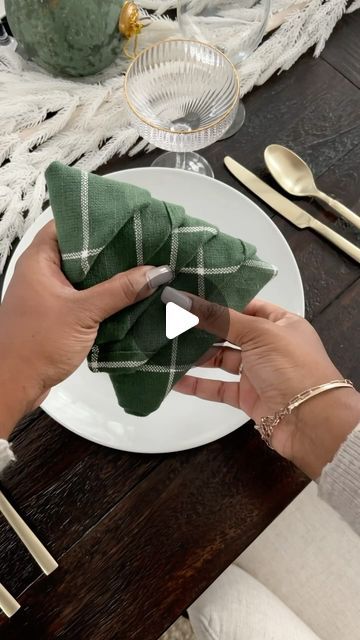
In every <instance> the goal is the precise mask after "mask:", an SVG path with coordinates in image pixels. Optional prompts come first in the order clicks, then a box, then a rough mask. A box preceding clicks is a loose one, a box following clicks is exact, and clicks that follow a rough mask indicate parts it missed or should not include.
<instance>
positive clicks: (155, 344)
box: [46, 162, 276, 416]
mask: <svg viewBox="0 0 360 640" xmlns="http://www.w3.org/2000/svg"><path fill="white" fill-rule="evenodd" d="M46 180H47V184H48V189H49V194H50V202H51V206H52V210H53V213H54V218H55V223H56V228H57V233H58V240H59V246H60V251H61V255H62V265H63V271H64V273H65V275H66V276H67V278H68V279H69V280H70V282H72V284H73V285H74V286H75V287H77V288H78V289H85V288H87V287H91V286H93V285H95V284H98V283H99V282H102V281H104V280H106V279H107V278H111V277H112V276H114V275H115V274H117V273H119V272H121V271H125V270H127V269H130V268H132V267H135V266H136V265H141V264H150V265H154V266H160V265H165V264H168V265H170V267H171V269H172V270H173V272H174V281H173V282H172V283H171V286H172V287H175V288H177V289H182V290H185V291H189V292H191V293H194V294H196V295H199V296H202V297H206V298H207V299H208V300H213V301H216V302H219V303H220V304H224V305H227V306H228V307H232V308H234V309H237V310H239V311H240V310H242V309H243V308H244V307H245V305H246V304H247V303H248V302H249V301H250V300H251V299H252V298H253V297H254V296H255V295H256V294H257V293H258V292H259V290H260V289H261V288H262V287H263V286H264V285H265V284H266V283H267V282H268V281H269V280H270V279H271V278H272V277H273V276H274V275H275V274H276V269H275V267H273V266H272V265H269V264H267V263H265V262H263V261H261V260H260V259H259V258H258V257H257V255H256V249H255V247H253V246H252V245H249V244H247V243H245V242H243V241H241V240H239V239H237V238H232V237H230V236H228V235H226V234H223V233H221V232H220V231H219V230H218V229H217V228H216V227H215V226H213V225H211V224H209V223H207V222H204V221H203V220H199V219H197V218H192V217H190V216H188V215H187V214H186V212H185V210H184V209H183V207H181V206H178V205H175V204H171V203H168V202H163V201H160V200H157V199H155V198H152V197H151V195H150V193H149V192H148V191H146V190H144V189H140V188H138V187H134V186H132V185H129V184H125V183H123V182H118V181H117V180H111V179H108V178H103V177H99V176H96V175H94V174H88V173H86V172H84V171H80V170H78V169H73V168H69V167H67V166H64V165H62V164H60V163H58V162H54V163H52V164H51V165H50V167H49V168H48V170H47V172H46ZM219 220H221V211H219ZM162 288H163V287H161V288H160V289H159V290H157V291H156V292H155V293H154V295H153V296H151V297H150V298H148V299H146V300H144V301H141V302H139V303H137V304H135V305H133V306H132V307H130V308H128V309H125V310H123V311H121V312H119V313H117V314H115V315H113V316H112V317H111V318H109V319H108V320H106V321H105V322H103V323H102V324H101V326H100V329H99V332H98V336H97V338H96V342H95V344H94V347H93V348H92V350H91V352H90V354H89V357H88V363H89V367H90V369H91V370H92V371H94V372H97V371H105V372H106V373H108V374H109V375H110V378H111V381H112V383H113V386H114V389H115V393H116V396H117V399H118V402H119V404H120V405H121V406H122V407H123V408H124V410H125V411H126V412H128V413H131V414H133V415H138V416H146V415H148V414H150V413H151V412H153V411H155V410H156V409H157V408H158V407H159V406H160V404H161V403H162V401H163V400H164V398H165V397H166V395H167V394H168V393H169V391H170V390H171V389H172V387H173V385H174V384H175V383H176V382H177V380H179V379H180V378H181V377H182V376H183V375H184V374H185V372H186V371H188V370H189V369H190V368H191V366H192V365H193V364H194V363H195V362H197V361H198V359H199V358H200V357H201V356H202V355H203V354H204V353H205V352H206V351H207V350H208V349H209V347H210V346H211V345H212V344H213V342H214V337H213V336H211V335H209V334H208V333H206V332H204V331H200V330H198V329H191V330H190V331H188V332H186V333H184V334H182V335H181V336H179V337H178V338H175V339H174V340H171V341H170V340H168V339H167V338H166V335H165V305H164V304H163V303H162V302H161V299H160V296H161V292H162Z"/></svg>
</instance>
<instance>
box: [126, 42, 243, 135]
mask: <svg viewBox="0 0 360 640" xmlns="http://www.w3.org/2000/svg"><path fill="white" fill-rule="evenodd" d="M165 42H187V43H189V44H195V45H198V44H201V45H203V46H205V47H208V49H212V50H213V51H216V53H217V54H218V55H220V56H221V57H222V58H223V59H224V60H226V62H228V64H229V65H230V67H231V68H232V70H233V72H234V76H235V78H236V86H237V90H236V94H235V98H234V100H233V101H232V103H231V105H230V107H229V108H228V109H227V111H225V113H224V114H223V115H222V116H220V117H219V118H217V120H214V121H213V122H211V123H210V124H209V125H207V126H204V127H198V129H191V131H172V130H171V129H165V128H163V127H160V126H159V125H157V124H154V123H153V122H151V121H150V120H147V119H146V118H144V117H143V116H142V115H141V114H140V113H139V112H138V111H137V109H136V108H135V107H134V106H133V105H132V103H131V100H130V98H129V95H128V90H127V82H128V74H129V73H130V71H131V69H132V67H133V65H134V64H135V63H136V62H137V60H138V59H139V58H140V57H141V56H142V55H144V54H145V53H146V52H147V51H150V49H154V48H155V47H158V46H159V45H160V44H164V43H165ZM124 92H125V98H126V101H127V103H128V106H129V108H130V109H131V111H132V112H133V113H134V114H135V115H136V117H137V118H138V119H139V120H141V122H143V123H144V124H146V125H147V126H148V127H152V128H153V129H157V130H158V131H163V132H164V133H172V134H174V135H177V136H188V135H192V134H194V133H198V132H199V131H206V130H207V129H210V128H211V127H214V126H216V125H217V124H219V123H220V122H222V121H223V120H225V118H227V116H228V115H229V113H231V111H232V110H233V108H234V106H235V105H236V103H237V102H239V100H240V80H239V76H238V73H237V71H236V68H235V65H233V63H232V62H231V60H229V58H228V57H227V56H226V55H225V54H224V53H223V52H222V51H220V49H217V48H216V47H214V46H213V45H211V44H208V43H207V42H202V41H201V40H187V39H186V38H171V39H168V40H160V41H159V42H156V43H155V44H152V45H150V47H147V48H146V49H144V50H143V51H141V52H140V53H139V55H138V56H136V58H135V60H133V61H132V63H131V64H130V66H129V68H128V70H127V72H126V74H125V82H124Z"/></svg>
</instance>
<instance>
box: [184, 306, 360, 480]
mask: <svg viewBox="0 0 360 640" xmlns="http://www.w3.org/2000/svg"><path fill="white" fill-rule="evenodd" d="M184 295H185V294H184ZM186 295H187V296H188V297H189V298H191V301H192V306H191V312H192V313H194V314H195V315H197V316H198V317H199V319H200V324H199V325H198V326H199V328H202V329H205V330H206V331H208V332H210V333H213V334H214V335H217V336H219V337H221V338H223V339H227V340H228V341H230V342H231V343H232V344H234V345H236V346H239V347H241V351H239V350H235V349H231V348H229V347H214V349H213V350H212V351H211V352H210V354H209V358H208V360H207V362H206V363H205V364H204V363H202V364H201V366H207V367H219V368H221V369H224V370H225V371H228V372H230V373H232V374H237V373H238V372H239V369H240V366H241V367H242V375H241V378H240V380H239V382H222V381H218V380H207V379H201V378H195V377H193V376H185V377H184V378H182V380H180V381H179V382H178V384H177V385H176V390H177V391H180V392H181V393H186V394H191V395H195V396H197V397H199V398H204V399H206V400H213V401H217V402H225V403H227V404H230V405H232V406H235V407H239V408H240V409H242V410H243V411H245V413H247V415H249V416H250V417H251V418H253V420H254V421H255V422H256V423H257V424H259V422H260V419H261V418H262V417H263V416H268V415H274V413H275V412H276V411H278V410H280V409H282V408H283V407H285V406H286V405H287V404H288V403H289V401H290V399H291V398H292V397H294V396H295V395H297V394H298V393H300V392H302V391H305V390H306V389H309V388H310V387H313V386H316V385H319V384H323V383H325V382H329V381H331V380H335V379H340V378H342V376H341V374H340V373H339V371H338V370H337V369H336V367H335V365H334V364H333V363H332V362H331V360H330V358H329V356H328V355H327V353H326V351H325V348H324V346H323V344H322V342H321V340H320V337H319V336H318V334H317V333H316V331H315V329H314V328H313V327H312V326H311V325H310V324H309V323H308V322H307V321H306V320H304V319H303V318H301V317H300V316H297V315H295V314H293V313H290V312H288V311H285V310H284V309H282V308H280V307H277V306H275V305H273V304H271V303H269V302H265V301H261V300H254V301H253V302H251V303H250V304H249V305H248V307H247V308H246V309H245V311H244V313H238V312H236V311H233V310H228V309H225V308H224V307H220V306H219V305H215V304H212V303H209V302H207V301H205V300H202V299H200V298H196V297H195V296H189V295H188V294H186ZM224 314H226V320H225V321H224ZM227 314H228V315H227ZM225 325H227V326H228V330H227V335H221V329H222V328H223V327H224V326H225ZM359 419H360V395H359V394H358V393H357V392H356V391H354V390H353V389H350V388H339V389H334V390H331V391H328V392H326V393H323V394H321V395H319V396H317V397H315V398H312V399H310V400H309V401H307V402H305V403H304V404H302V405H301V406H299V407H298V408H297V409H295V411H294V412H293V414H292V415H290V416H287V417H286V418H284V419H283V420H281V421H280V423H279V424H278V425H277V427H275V429H274V432H273V436H272V441H271V444H272V447H273V448H274V449H275V450H276V451H277V452H278V453H279V454H280V455H282V456H283V457H285V458H287V459H289V460H292V461H293V462H294V463H295V464H297V466H299V467H300V468H301V469H303V471H305V472H306V473H307V474H308V475H309V476H311V477H313V478H316V477H318V476H319V475H320V473H321V470H322V468H323V467H324V466H325V464H326V463H327V462H329V461H330V460H332V458H333V457H334V455H335V453H336V451H337V450H338V448H339V447H340V445H341V443H342V442H343V441H344V440H345V439H346V436H347V435H348V434H349V433H350V432H351V431H352V429H353V428H354V427H355V426H356V424H357V422H358V420H359Z"/></svg>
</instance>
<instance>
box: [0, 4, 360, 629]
mask: <svg viewBox="0 0 360 640" xmlns="http://www.w3.org/2000/svg"><path fill="white" fill-rule="evenodd" d="M359 29H360V13H359V14H353V15H349V16H346V17H345V18H344V19H343V21H342V22H341V23H340V24H339V25H338V27H337V28H336V30H335V32H334V34H333V36H332V38H331V39H330V41H329V43H328V45H327V47H326V49H325V50H324V52H323V54H322V56H321V58H319V59H317V60H314V59H313V58H312V57H311V55H310V54H307V55H305V56H303V58H302V59H301V60H299V61H298V62H297V64H296V65H295V66H294V67H293V68H292V69H290V71H288V72H287V73H283V74H281V75H279V76H276V77H274V78H272V79H271V80H269V81H268V82H267V83H266V85H264V86H262V87H259V88H257V89H255V90H254V91H253V92H252V93H251V94H250V95H249V96H248V97H247V98H246V100H245V105H246V109H247V120H246V124H245V126H244V127H243V128H242V130H241V131H240V132H239V133H238V134H237V135H236V136H234V137H233V138H231V139H229V140H226V141H223V142H218V143H216V144H215V145H213V146H212V147H210V148H209V149H207V150H205V152H204V155H205V156H206V157H207V158H208V159H209V161H210V162H211V163H212V165H213V167H214V169H215V174H216V177H217V178H218V179H220V180H223V181H224V182H226V183H227V184H229V185H231V186H232V187H234V188H235V189H239V190H241V191H243V192H244V193H246V195H247V196H248V197H250V198H252V199H254V200H255V201H256V202H258V201H257V200H256V198H255V197H254V196H252V195H251V194H249V193H247V192H246V190H245V189H244V188H242V187H241V186H240V185H239V184H238V183H237V182H236V180H235V179H234V178H233V177H232V176H231V175H230V174H229V173H228V172H227V170H226V169H225V167H224V166H223V158H224V156H225V155H232V156H233V157H235V158H236V159H237V160H239V161H240V162H241V163H243V164H244V165H246V166H247V167H248V168H249V169H251V170H253V171H255V172H256V173H257V174H258V175H260V176H261V177H263V178H264V179H266V180H268V181H269V183H272V182H271V180H270V178H269V176H268V174H267V172H266V170H265V165H264V161H263V151H264V148H265V146H266V145H267V144H270V143H275V142H277V143H280V144H285V145H287V146H289V147H290V148H292V149H294V150H296V151H297V152H298V153H299V154H300V155H301V156H302V157H303V158H304V159H305V160H306V161H308V162H309V163H310V164H311V166H312V168H313V170H314V173H315V175H316V177H317V180H318V183H319V186H320V187H321V188H322V189H324V190H325V191H328V192H329V193H331V194H333V195H335V196H336V197H337V198H338V199H340V200H342V201H343V202H344V203H346V204H347V205H348V206H350V207H352V208H353V209H354V210H355V211H357V212H358V213H360V181H359V178H358V176H359V166H360V117H359V113H360V65H359V60H360V39H359V35H358V34H359ZM157 154H158V152H157V151H156V152H153V153H151V154H143V155H141V156H138V157H135V158H132V159H129V158H126V159H114V160H112V161H111V162H109V163H108V165H106V166H104V167H102V168H101V170H100V171H99V173H107V172H109V171H115V170H119V169H125V168H129V167H137V166H147V165H149V164H150V163H151V161H152V159H153V158H154V157H156V155H157ZM272 184H273V183H272ZM299 203H300V204H301V206H303V207H304V208H306V209H307V210H308V211H309V212H311V213H313V214H314V215H316V216H317V217H319V219H322V220H323V221H325V222H326V223H327V224H329V225H330V226H332V227H334V228H335V229H337V230H338V231H340V232H341V233H343V234H344V235H346V236H347V237H348V238H349V239H351V240H353V241H355V242H359V241H360V240H359V235H356V234H355V233H354V231H353V230H352V229H351V228H350V227H349V226H348V225H346V224H344V223H343V222H341V221H339V220H338V219H337V218H336V217H335V216H334V215H333V214H332V213H330V212H324V211H323V209H322V208H321V207H319V206H318V205H317V204H315V203H313V202H309V201H306V200H300V201H299ZM265 210H266V211H267V213H268V214H269V215H270V216H271V217H273V219H274V221H275V223H276V224H277V225H278V226H279V228H280V229H281V231H282V232H283V234H284V235H285V237H286V238H287V240H288V242H289V244H290V246H291V248H292V249H293V251H294V254H295V256H296V259H297V261H298V264H299V267H300V270H301V274H302V277H303V281H304V287H305V294H306V311H307V316H308V318H309V319H311V320H312V321H313V322H314V324H315V327H316V328H317V330H318V331H319V332H320V335H321V337H322V338H323V340H324V342H325V345H326V347H327V348H328V350H329V353H330V355H331V356H332V358H333V359H334V360H335V362H336V364H337V365H338V367H339V368H340V370H341V371H342V373H343V374H344V375H346V376H347V377H350V378H352V379H353V380H354V382H355V383H356V384H358V385H360V368H359V349H358V344H356V342H354V339H355V336H356V335H357V336H358V332H359V316H360V269H359V266H358V265H356V264H355V263H353V262H352V261H351V260H350V259H349V258H347V257H346V256H344V255H342V254H341V253H340V252H339V251H337V250H336V249H335V248H334V247H332V246H331V245H330V244H329V243H328V242H326V241H325V240H323V239H321V238H320V237H318V236H317V235H315V234H314V233H313V232H311V231H307V230H304V231H299V230H297V229H296V228H295V227H293V226H292V225H290V224H289V223H288V222H286V221H285V220H283V219H282V218H280V216H278V215H275V212H274V211H272V210H271V209H270V208H266V207H265ZM239 215H241V211H240V212H239ZM13 440H14V449H15V452H16V455H17V457H18V462H17V463H16V465H14V466H13V467H11V468H10V469H9V470H8V471H7V473H6V474H5V476H4V477H3V480H2V488H3V490H4V492H5V493H6V494H7V496H8V497H9V498H10V499H11V501H12V502H13V503H14V505H15V506H16V508H17V509H18V510H19V512H20V513H21V514H22V516H23V517H24V518H25V519H26V521H27V522H28V523H29V524H30V526H31V527H32V528H33V529H34V531H35V532H36V533H37V534H38V535H39V537H40V539H41V540H42V541H43V542H44V543H45V544H46V546H47V547H48V548H49V550H50V551H51V552H52V553H53V554H54V556H55V558H56V559H57V560H58V562H59V569H58V570H57V571H56V572H55V573H54V574H52V575H51V576H50V577H44V576H42V575H40V572H39V569H38V567H37V565H35V564H34V562H33V561H32V559H31V558H30V556H29V555H28V554H27V552H26V550H25V549H24V548H23V547H22V545H21V544H20V543H19V541H18V540H17V538H16V536H15V535H14V534H13V532H12V531H11V530H10V529H9V527H8V526H7V525H6V523H5V522H3V521H2V520H0V567H1V582H2V583H3V584H4V585H5V586H6V587H7V588H8V589H9V590H10V591H11V593H12V594H13V595H14V596H16V597H17V598H18V599H19V601H20V603H21V605H22V608H21V609H20V611H19V612H18V613H17V614H16V615H15V616H14V618H12V620H11V621H8V620H6V618H5V616H4V615H2V614H0V636H1V638H2V639H3V640H13V639H14V640H15V639H16V640H19V639H20V638H21V639H24V640H25V639H26V640H27V639H28V638H29V639H30V638H34V639H35V638H36V640H42V639H46V640H50V639H51V640H53V639H57V638H58V639H61V640H74V639H75V638H76V640H82V639H86V640H88V639H89V638H91V640H105V639H106V640H111V639H113V638H114V639H115V638H117V639H120V638H121V640H156V638H158V636H159V635H160V634H161V633H162V632H163V631H164V630H165V629H166V628H167V627H168V626H169V625H170V624H171V623H172V622H173V621H174V620H175V619H176V618H177V617H178V615H179V614H180V613H181V612H182V611H183V610H184V609H186V607H187V606H188V605H189V604H191V602H193V600H194V599H195V598H196V597H197V596H198V595H200V593H201V592H202V591H203V590H204V589H205V588H206V587H207V586H208V585H209V584H210V583H211V582H212V581H213V580H214V579H215V578H216V577H217V576H218V575H219V574H220V573H221V572H222V571H223V570H224V569H225V568H226V567H227V566H228V565H229V564H230V563H231V562H232V560H234V559H235V558H236V556H237V555H238V554H240V553H241V552H242V551H243V550H244V549H245V548H246V547H247V546H248V545H249V544H250V543H251V542H252V541H253V540H254V539H255V538H256V537H257V536H258V535H259V534H260V533H261V531H262V530H263V529H264V528H265V527H266V526H267V525H268V524H269V523H270V522H271V521H272V519H273V518H275V517H276V515H277V514H278V513H279V512H280V511H281V510H282V509H283V508H284V507H286V505H287V504H288V503H289V502H290V501H291V500H292V499H293V498H294V497H295V496H296V495H297V493H298V492H299V491H301V489H302V488H303V487H304V486H305V484H306V482H307V480H306V478H304V476H303V475H302V474H301V473H299V472H298V471H297V470H296V469H295V468H294V467H293V466H292V465H290V464H288V463H287V462H284V461H282V460H281V459H280V458H279V457H278V456H276V455H275V454H274V453H273V452H272V451H270V450H268V449H267V448H266V447H265V446H264V445H263V443H262V442H261V441H260V440H259V438H258V436H257V434H256V433H255V432H254V430H253V428H252V425H251V423H249V424H248V425H246V426H245V427H242V428H241V429H239V430H238V431H236V432H235V433H233V434H231V435H229V436H227V437H225V438H223V439H221V440H219V441H217V442H215V443H212V444H210V445H208V446H206V447H200V448H198V449H196V450H193V451H187V452H184V453H178V454H170V455H161V456H160V455H158V456H146V455H136V454H128V453H123V452H118V451H113V450H111V449H107V448H105V447H99V446H97V445H95V444H92V443H90V442H87V441H85V440H83V439H81V438H79V437H77V436H75V435H74V434H72V433H70V432H68V431H66V430H65V429H63V428H62V427H60V426H59V425H58V424H56V423H55V422H54V421H53V420H52V419H51V418H49V417H48V416H46V415H44V414H43V413H42V412H41V410H38V411H37V412H35V413H34V414H33V415H31V416H29V417H28V418H27V419H26V420H24V421H23V422H22V423H21V424H20V425H19V426H18V428H17V430H16V432H15V433H14V437H13Z"/></svg>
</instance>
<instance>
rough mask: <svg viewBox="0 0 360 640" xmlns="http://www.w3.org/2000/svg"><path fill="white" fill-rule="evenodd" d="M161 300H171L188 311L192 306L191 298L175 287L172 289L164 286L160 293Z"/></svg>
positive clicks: (166, 301) (165, 301) (165, 302)
mask: <svg viewBox="0 0 360 640" xmlns="http://www.w3.org/2000/svg"><path fill="white" fill-rule="evenodd" d="M161 300H162V301H163V303H164V304H167V303H168V302H173V303H174V304H177V305H178V307H181V308H182V309H185V311H190V309H191V307H192V300H191V298H190V297H189V296H187V295H186V293H183V292H182V291H178V290H177V289H172V287H165V289H164V291H163V292H162V294H161Z"/></svg>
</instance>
